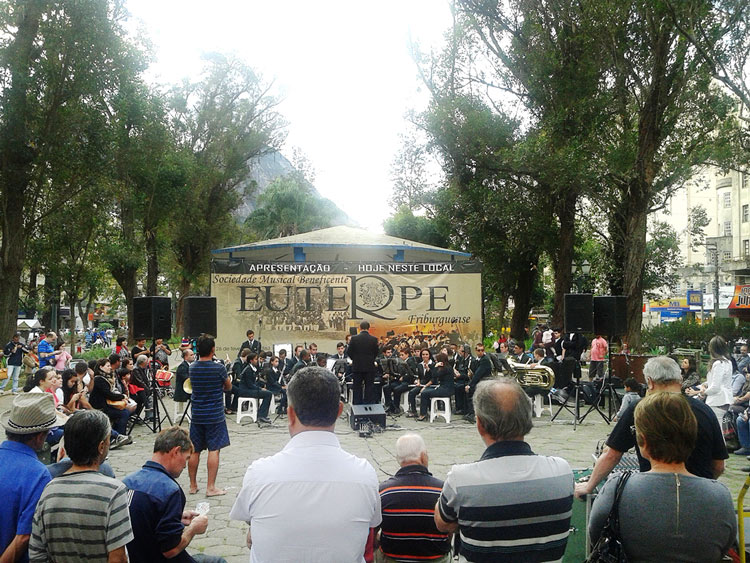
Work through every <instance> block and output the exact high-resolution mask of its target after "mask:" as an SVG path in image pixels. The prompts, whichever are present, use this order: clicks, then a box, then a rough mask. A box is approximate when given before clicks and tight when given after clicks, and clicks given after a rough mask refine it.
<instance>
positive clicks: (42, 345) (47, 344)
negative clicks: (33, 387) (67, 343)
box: [37, 331, 59, 369]
mask: <svg viewBox="0 0 750 563" xmlns="http://www.w3.org/2000/svg"><path fill="white" fill-rule="evenodd" d="M56 343H57V335H56V334H55V333H54V332H52V331H49V332H48V333H47V335H46V336H45V337H44V339H43V340H41V341H40V342H39V346H37V353H38V355H39V368H40V369H41V368H43V367H44V366H52V367H55V361H56V360H55V354H58V353H59V352H55V344H56Z"/></svg>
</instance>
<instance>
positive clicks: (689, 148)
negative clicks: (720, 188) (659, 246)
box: [596, 0, 734, 349]
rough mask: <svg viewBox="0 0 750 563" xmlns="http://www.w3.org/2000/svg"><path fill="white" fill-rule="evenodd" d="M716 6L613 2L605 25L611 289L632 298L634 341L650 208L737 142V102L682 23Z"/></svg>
mask: <svg viewBox="0 0 750 563" xmlns="http://www.w3.org/2000/svg"><path fill="white" fill-rule="evenodd" d="M709 7H710V3H708V2H702V1H699V0H695V1H686V2H683V3H682V4H681V5H680V7H679V11H678V12H674V11H672V10H670V9H669V7H668V6H667V5H666V4H665V3H654V2H638V1H634V2H630V3H622V4H613V5H611V6H609V7H608V11H607V12H605V14H606V15H607V16H608V17H607V19H606V21H602V22H601V25H602V26H603V27H604V28H605V29H607V30H608V35H609V37H610V39H609V41H608V42H607V44H606V45H605V48H604V49H603V51H604V52H606V53H609V54H610V56H611V61H610V64H609V70H608V79H607V80H606V82H605V84H606V86H607V90H608V96H609V98H610V102H609V105H610V108H611V115H612V117H613V120H612V121H611V122H610V123H609V124H608V126H607V127H606V128H603V129H602V130H601V132H602V135H601V141H600V143H599V146H600V148H601V150H600V151H599V155H600V156H599V158H600V159H601V161H600V162H601V164H600V165H601V167H602V168H601V170H602V172H601V179H602V189H601V190H600V191H599V192H598V194H596V197H597V198H598V201H599V203H600V205H602V207H604V208H606V209H607V212H608V214H609V217H610V221H609V235H610V237H611V238H612V241H613V252H614V256H613V262H614V264H617V265H620V269H619V270H618V271H617V272H616V275H615V276H614V278H613V284H612V287H611V288H610V289H611V291H612V293H613V294H618V295H625V296H626V297H627V317H628V323H627V324H628V332H627V340H628V342H629V343H630V345H631V347H633V348H634V349H636V348H638V346H639V343H640V330H641V318H642V312H641V308H642V302H643V294H644V276H643V273H644V271H645V264H646V234H647V217H648V214H649V213H650V212H652V211H654V210H656V209H659V208H661V207H662V206H663V205H664V202H665V201H666V200H667V199H668V198H669V197H670V196H671V194H672V193H673V192H674V190H675V189H677V188H678V187H679V186H681V185H682V184H683V183H684V181H685V180H686V179H687V178H688V177H689V176H690V175H691V174H692V172H693V170H694V169H695V167H697V166H699V165H701V164H703V163H705V162H707V161H711V160H712V159H713V157H714V156H715V155H716V154H717V153H720V152H721V150H722V148H723V147H724V145H725V144H726V142H729V139H731V136H732V135H731V133H732V132H733V126H734V123H733V119H732V118H731V114H730V110H731V103H730V101H729V99H728V98H727V97H726V96H725V95H724V94H723V93H722V92H720V91H719V89H718V88H716V87H715V86H714V85H713V84H712V80H711V73H710V69H709V68H708V67H707V65H706V64H704V62H703V61H702V60H701V58H700V57H699V56H697V55H696V52H695V50H694V49H692V48H691V46H690V44H689V42H687V41H685V40H684V39H683V37H682V34H681V33H680V31H679V29H678V27H677V25H675V19H674V18H675V17H677V19H678V20H680V21H683V22H687V21H689V20H690V17H691V14H694V13H695V11H696V10H697V11H698V12H700V13H704V12H705V9H706V8H709Z"/></svg>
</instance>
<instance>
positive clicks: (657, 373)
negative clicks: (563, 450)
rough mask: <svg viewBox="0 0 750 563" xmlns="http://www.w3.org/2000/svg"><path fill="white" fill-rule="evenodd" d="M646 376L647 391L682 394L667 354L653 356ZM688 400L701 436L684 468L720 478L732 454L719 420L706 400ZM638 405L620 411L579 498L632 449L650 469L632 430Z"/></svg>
mask: <svg viewBox="0 0 750 563" xmlns="http://www.w3.org/2000/svg"><path fill="white" fill-rule="evenodd" d="M643 376H644V377H645V378H646V385H647V386H648V391H646V394H649V393H658V392H661V391H666V392H668V393H680V392H681V390H682V374H681V372H680V366H678V365H677V362H675V361H674V360H673V359H672V358H670V357H668V356H657V357H655V358H651V359H650V360H649V361H648V362H646V365H645V366H644V367H643ZM688 403H689V404H690V408H691V409H692V411H693V414H694V415H695V419H696V420H697V421H698V435H697V436H696V438H695V447H694V448H693V452H692V453H691V454H690V457H688V459H687V461H686V462H685V467H687V470H688V471H689V472H690V473H692V474H693V475H697V476H698V477H705V478H706V479H718V478H719V475H721V474H722V473H724V460H726V459H727V458H728V457H729V454H727V447H726V444H725V443H724V435H723V433H722V431H721V427H720V426H719V421H718V420H717V418H716V415H715V414H714V412H713V411H712V410H711V407H709V406H708V405H706V403H704V402H703V401H696V400H692V399H691V400H689V401H688ZM636 404H637V402H634V403H631V404H630V405H628V407H627V408H626V409H625V411H624V412H623V413H622V416H619V413H618V417H617V424H615V427H614V428H613V429H612V432H611V433H610V435H609V438H607V448H606V449H605V450H604V451H603V452H602V454H601V455H600V456H599V459H597V460H596V463H595V464H594V471H593V472H592V473H591V476H590V477H589V480H588V481H587V482H586V483H578V484H577V485H576V498H580V499H581V500H584V499H585V497H586V495H587V494H589V493H591V492H593V490H594V489H595V488H596V486H597V485H598V484H599V483H600V482H601V481H602V480H603V479H604V478H606V477H607V475H609V473H610V472H611V471H612V469H614V468H615V466H616V465H617V464H618V463H620V459H622V455H623V454H624V453H625V452H626V451H628V450H629V449H630V448H633V447H634V448H635V453H636V454H637V455H638V465H639V467H640V470H641V471H650V470H651V463H650V462H649V461H648V460H647V459H646V458H644V457H643V456H641V450H640V447H639V445H638V442H637V440H636V439H635V432H633V430H632V428H633V427H634V425H635V407H636Z"/></svg>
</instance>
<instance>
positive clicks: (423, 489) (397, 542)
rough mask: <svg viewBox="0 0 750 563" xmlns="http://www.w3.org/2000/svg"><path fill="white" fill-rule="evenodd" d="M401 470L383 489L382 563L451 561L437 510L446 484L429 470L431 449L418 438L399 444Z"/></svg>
mask: <svg viewBox="0 0 750 563" xmlns="http://www.w3.org/2000/svg"><path fill="white" fill-rule="evenodd" d="M396 459H397V460H398V463H399V465H400V466H401V469H399V470H398V472H397V473H396V475H394V476H393V477H391V478H390V479H388V480H387V481H384V482H383V483H381V485H380V505H381V510H382V513H383V523H382V524H381V525H380V551H379V552H378V553H377V557H378V560H379V561H382V562H384V563H392V562H394V561H398V562H399V563H417V562H422V561H430V562H433V563H434V562H437V563H448V562H449V561H450V553H449V552H450V547H451V546H450V540H449V536H448V534H446V533H443V532H440V530H438V529H437V528H436V527H435V521H434V519H433V509H434V508H435V503H436V502H437V500H438V498H439V497H440V491H441V490H442V488H443V482H442V481H441V480H440V479H436V478H435V477H433V476H432V474H431V473H430V472H429V471H428V470H427V461H428V456H427V446H425V443H424V440H423V439H422V437H421V436H419V435H418V434H404V435H403V436H401V437H400V438H399V439H398V440H397V441H396Z"/></svg>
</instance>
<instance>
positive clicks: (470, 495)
mask: <svg viewBox="0 0 750 563" xmlns="http://www.w3.org/2000/svg"><path fill="white" fill-rule="evenodd" d="M473 402H474V410H475V412H476V415H477V431H478V432H479V436H480V437H481V438H482V441H483V442H484V443H485V445H486V446H487V449H486V450H485V451H484V453H483V454H482V457H481V459H480V460H479V461H477V462H474V463H467V464H462V465H454V466H453V467H452V468H451V470H450V472H449V473H448V476H447V477H446V479H445V484H444V485H443V492H442V493H441V495H440V500H439V501H438V503H437V506H435V524H436V525H437V528H438V530H440V531H442V532H456V531H459V532H460V534H461V550H460V555H461V560H462V561H464V560H465V561H506V560H507V561H561V560H562V557H563V554H564V553H565V546H566V545H567V543H568V530H569V528H570V515H571V512H572V509H573V472H572V471H571V469H570V466H569V465H568V462H567V461H565V460H564V459H562V458H559V457H548V456H541V455H536V454H534V452H532V451H531V447H529V445H528V444H527V443H526V442H525V441H524V436H526V434H528V433H529V432H530V431H531V402H530V401H529V398H528V397H527V396H526V393H524V391H523V389H521V387H520V386H519V385H518V384H517V383H516V382H515V381H512V380H508V379H505V380H491V381H483V382H481V383H479V385H477V388H476V391H475V393H474V399H473Z"/></svg>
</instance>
